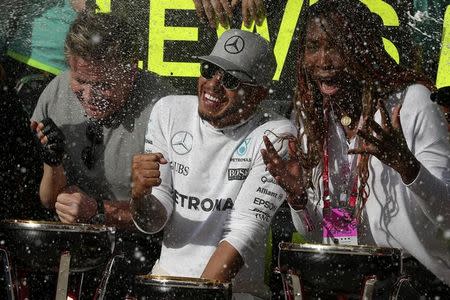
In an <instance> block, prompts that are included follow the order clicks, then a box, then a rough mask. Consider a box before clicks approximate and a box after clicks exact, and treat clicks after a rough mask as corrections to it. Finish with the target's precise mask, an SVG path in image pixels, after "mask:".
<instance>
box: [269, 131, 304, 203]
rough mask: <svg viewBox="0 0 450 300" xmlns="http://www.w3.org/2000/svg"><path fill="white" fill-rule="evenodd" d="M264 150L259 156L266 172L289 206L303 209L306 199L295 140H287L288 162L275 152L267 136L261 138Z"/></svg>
mask: <svg viewBox="0 0 450 300" xmlns="http://www.w3.org/2000/svg"><path fill="white" fill-rule="evenodd" d="M263 141H264V144H265V146H266V149H261V154H262V157H263V160H264V163H265V164H266V167H267V170H268V171H269V173H270V174H271V175H272V176H273V178H275V180H276V181H277V183H278V184H279V185H280V186H281V187H282V188H283V189H284V190H285V191H286V193H287V195H288V202H289V204H291V206H293V207H294V208H295V207H304V206H305V204H306V202H307V198H306V195H305V186H304V184H303V178H302V175H303V172H302V169H301V167H300V164H299V160H298V158H297V155H296V152H297V144H296V141H295V139H292V140H289V160H287V161H285V160H283V159H282V158H281V157H280V156H279V155H278V152H277V151H276V150H275V148H274V146H273V144H272V143H271V142H270V140H269V138H268V137H267V136H264V137H263Z"/></svg>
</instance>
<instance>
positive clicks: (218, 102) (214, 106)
mask: <svg viewBox="0 0 450 300" xmlns="http://www.w3.org/2000/svg"><path fill="white" fill-rule="evenodd" d="M225 102H226V101H224V100H223V99H221V98H219V97H216V96H213V95H211V94H209V93H207V92H205V93H204V94H203V103H204V105H205V107H206V109H207V110H210V111H215V110H218V109H220V108H221V107H222V106H223V104H224V103H225Z"/></svg>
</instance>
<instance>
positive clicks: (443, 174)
mask: <svg viewBox="0 0 450 300" xmlns="http://www.w3.org/2000/svg"><path fill="white" fill-rule="evenodd" d="M415 87H416V88H414V89H413V91H411V92H408V93H407V95H406V97H410V98H409V99H408V98H405V101H404V103H405V102H408V101H409V103H406V104H407V105H404V106H403V107H402V110H401V114H400V120H401V123H402V128H403V132H404V133H405V135H406V138H407V142H408V146H409V147H410V149H411V151H412V152H413V154H414V156H415V157H416V158H417V159H418V160H419V162H420V163H421V168H420V171H419V174H418V176H417V178H416V179H415V180H414V181H413V182H412V183H410V184H409V185H407V188H408V189H409V190H410V191H411V192H412V193H414V194H415V195H416V197H412V199H415V201H417V202H418V205H419V206H420V208H421V209H422V212H423V213H424V214H425V215H426V216H427V217H428V218H429V219H430V221H431V222H433V223H434V224H438V223H441V225H443V226H445V227H446V228H450V202H449V199H450V197H449V196H450V185H449V183H450V145H449V142H448V132H447V123H446V121H445V119H444V118H443V115H442V112H441V111H440V109H439V108H438V106H437V105H435V104H434V103H432V102H431V101H429V100H427V99H425V100H424V99H423V98H429V91H428V90H427V89H425V88H417V86H415ZM420 99H421V100H420ZM414 104H416V105H414ZM408 137H410V140H409V141H408Z"/></svg>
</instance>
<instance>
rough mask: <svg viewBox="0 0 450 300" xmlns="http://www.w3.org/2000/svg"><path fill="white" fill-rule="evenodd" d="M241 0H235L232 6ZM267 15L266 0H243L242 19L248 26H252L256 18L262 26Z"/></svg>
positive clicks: (257, 22)
mask: <svg viewBox="0 0 450 300" xmlns="http://www.w3.org/2000/svg"><path fill="white" fill-rule="evenodd" d="M239 1H241V0H233V1H232V2H231V7H233V8H234V7H235V6H236V5H237V4H238V3H239ZM265 17H266V8H265V7H264V0H242V20H243V21H244V24H245V26H246V27H250V25H251V24H252V21H253V20H254V21H255V22H256V24H257V25H258V26H260V25H261V24H262V23H263V21H264V18H265Z"/></svg>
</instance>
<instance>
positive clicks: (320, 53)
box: [304, 18, 358, 102]
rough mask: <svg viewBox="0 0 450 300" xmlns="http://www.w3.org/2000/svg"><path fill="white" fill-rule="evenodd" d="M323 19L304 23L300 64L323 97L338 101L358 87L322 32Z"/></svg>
mask: <svg viewBox="0 0 450 300" xmlns="http://www.w3.org/2000/svg"><path fill="white" fill-rule="evenodd" d="M324 26H326V20H324V19H320V18H314V19H312V20H311V21H310V22H309V24H308V29H307V35H306V42H305V53H304V64H305V68H306V71H307V73H308V74H309V76H310V78H311V79H312V81H313V82H315V84H316V85H317V88H318V90H319V91H320V93H321V94H322V96H323V97H324V98H325V99H328V100H330V101H337V102H341V101H342V100H344V99H346V98H348V96H349V95H350V94H351V93H352V92H354V90H355V89H357V88H358V81H357V80H356V78H354V77H353V76H352V75H351V74H350V73H349V72H348V69H347V62H346V60H345V58H344V57H343V55H342V54H341V53H340V51H339V49H337V47H336V45H335V44H334V43H333V41H332V40H331V39H330V38H329V37H328V35H327V33H326V32H325V31H324V29H323V28H324Z"/></svg>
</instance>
